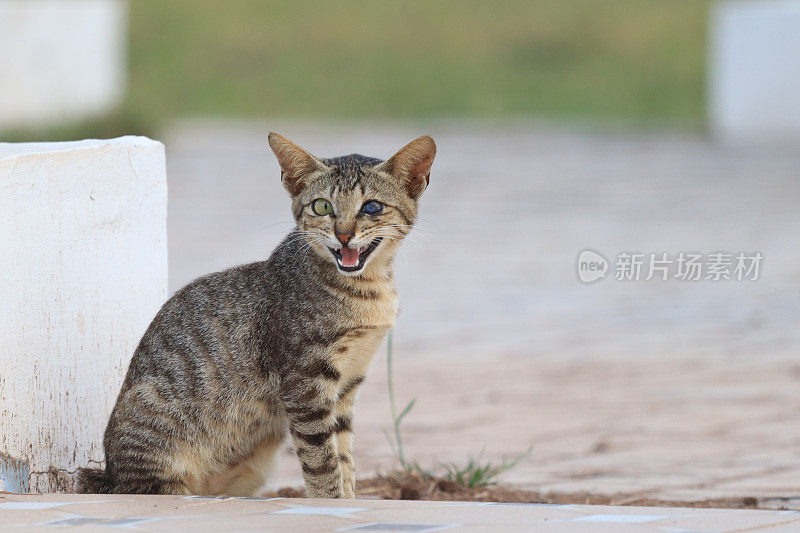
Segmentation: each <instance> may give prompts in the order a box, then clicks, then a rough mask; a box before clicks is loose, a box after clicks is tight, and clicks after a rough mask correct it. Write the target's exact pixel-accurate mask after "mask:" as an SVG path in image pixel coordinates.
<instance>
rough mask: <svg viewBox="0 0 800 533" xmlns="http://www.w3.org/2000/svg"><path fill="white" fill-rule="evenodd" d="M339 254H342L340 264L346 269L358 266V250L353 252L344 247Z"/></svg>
mask: <svg viewBox="0 0 800 533" xmlns="http://www.w3.org/2000/svg"><path fill="white" fill-rule="evenodd" d="M339 253H341V254H342V264H343V265H344V266H346V267H354V266H356V265H357V264H358V250H353V249H352V248H348V247H347V246H344V247H343V248H342V249H341V250H339Z"/></svg>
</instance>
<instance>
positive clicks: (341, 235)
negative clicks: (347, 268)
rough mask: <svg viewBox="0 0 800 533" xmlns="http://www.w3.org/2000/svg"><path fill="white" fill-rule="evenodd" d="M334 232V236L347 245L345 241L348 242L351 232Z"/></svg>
mask: <svg viewBox="0 0 800 533" xmlns="http://www.w3.org/2000/svg"><path fill="white" fill-rule="evenodd" d="M334 233H336V238H337V239H339V242H341V243H342V244H344V245H345V246H347V243H348V242H350V239H351V238H352V237H353V232H352V231H350V232H347V233H343V232H340V231H336V232H334Z"/></svg>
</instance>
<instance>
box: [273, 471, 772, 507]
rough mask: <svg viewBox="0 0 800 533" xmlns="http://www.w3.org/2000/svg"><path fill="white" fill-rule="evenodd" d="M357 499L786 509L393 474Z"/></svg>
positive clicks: (750, 501)
mask: <svg viewBox="0 0 800 533" xmlns="http://www.w3.org/2000/svg"><path fill="white" fill-rule="evenodd" d="M267 496H269V497H284V498H302V497H303V490H302V488H297V487H285V488H282V489H280V490H278V491H274V492H270V493H268V494H267ZM357 497H358V498H366V499H383V500H438V501H443V500H444V501H448V500H449V501H477V502H502V503H550V504H561V505H566V504H579V505H636V506H644V507H704V508H720V509H760V508H768V509H780V508H783V509H786V507H783V506H781V505H775V502H770V503H771V505H769V504H768V505H765V506H762V505H761V504H762V503H766V502H760V501H759V500H758V499H757V498H754V497H746V498H716V499H708V500H700V501H673V500H660V499H655V498H651V497H648V496H646V495H636V494H614V495H604V494H591V493H588V492H574V493H567V492H547V493H542V492H537V491H531V490H520V489H516V488H513V487H508V486H503V485H490V486H488V487H474V488H469V487H464V486H463V485H459V484H458V483H455V482H453V481H450V480H448V479H444V478H436V477H423V476H422V475H420V474H415V473H394V474H388V475H383V476H378V477H373V478H369V479H362V480H359V481H358V490H357Z"/></svg>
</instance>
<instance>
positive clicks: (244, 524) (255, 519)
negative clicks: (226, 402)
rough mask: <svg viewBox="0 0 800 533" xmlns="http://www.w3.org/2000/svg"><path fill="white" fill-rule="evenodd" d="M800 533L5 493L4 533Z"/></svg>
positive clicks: (610, 512) (0, 521)
mask: <svg viewBox="0 0 800 533" xmlns="http://www.w3.org/2000/svg"><path fill="white" fill-rule="evenodd" d="M64 527H69V530H70V531H87V532H93V531H102V530H104V529H105V530H109V531H112V530H113V531H116V530H129V531H170V532H172V531H192V532H201V531H241V532H247V531H264V532H267V531H276V532H277V531H280V532H284V531H303V532H334V531H335V532H342V531H353V532H378V531H384V532H390V531H395V532H408V533H425V532H433V531H443V530H448V531H453V532H454V533H455V532H460V531H463V532H473V531H475V532H492V533H494V532H497V531H503V532H517V531H548V532H549V531H552V532H570V531H593V532H604V531H608V532H614V533H627V532H631V533H635V532H642V533H647V532H663V533H678V532H683V533H690V532H696V533H700V532H705V533H711V532H720V533H721V532H728V531H729V532H736V531H748V532H758V531H764V532H765V533H767V532H769V533H777V532H789V531H800V512H796V511H743V510H724V509H681V508H653V507H603V506H587V505H536V504H532V505H531V504H529V505H525V504H492V503H470V502H463V503H462V502H420V501H413V502H412V501H387V500H300V499H297V500H288V499H273V500H256V499H242V498H229V499H209V498H198V497H178V496H125V495H118V496H92V495H82V496H78V495H67V494H61V495H47V496H20V495H8V494H0V531H21V530H24V531H51V530H53V529H55V528H64Z"/></svg>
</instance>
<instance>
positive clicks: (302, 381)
mask: <svg viewBox="0 0 800 533" xmlns="http://www.w3.org/2000/svg"><path fill="white" fill-rule="evenodd" d="M324 381H326V380H325V378H322V379H320V378H316V379H314V378H306V377H302V376H298V375H290V376H289V377H288V378H287V379H285V380H284V385H285V386H284V387H283V388H284V391H283V396H284V402H285V406H286V414H287V415H288V418H289V428H290V431H291V435H292V440H293V442H294V446H295V450H296V451H297V458H298V459H299V460H300V465H301V467H302V469H303V479H304V480H305V484H306V496H307V497H309V498H342V497H344V493H345V491H344V490H343V476H342V467H341V464H340V459H339V450H338V442H337V437H336V428H337V417H336V414H335V412H334V406H335V404H336V400H337V397H336V394H335V390H334V387H332V386H329V384H328V383H325V382H324Z"/></svg>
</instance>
